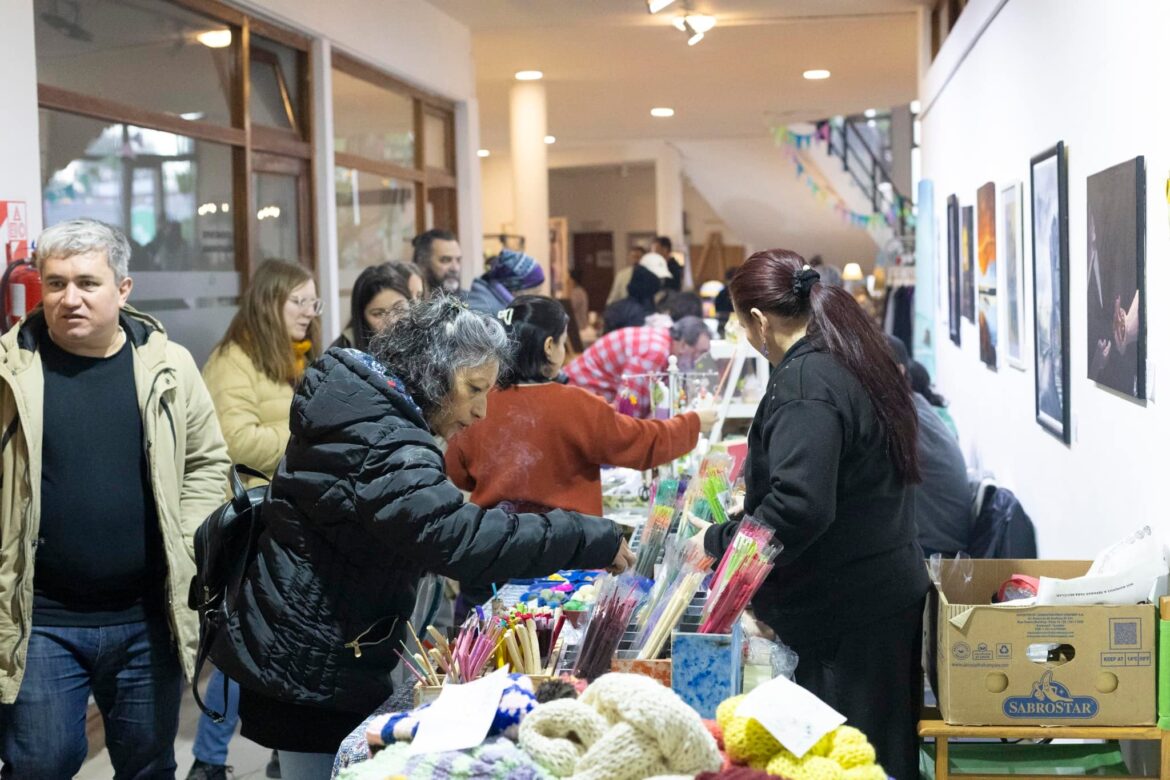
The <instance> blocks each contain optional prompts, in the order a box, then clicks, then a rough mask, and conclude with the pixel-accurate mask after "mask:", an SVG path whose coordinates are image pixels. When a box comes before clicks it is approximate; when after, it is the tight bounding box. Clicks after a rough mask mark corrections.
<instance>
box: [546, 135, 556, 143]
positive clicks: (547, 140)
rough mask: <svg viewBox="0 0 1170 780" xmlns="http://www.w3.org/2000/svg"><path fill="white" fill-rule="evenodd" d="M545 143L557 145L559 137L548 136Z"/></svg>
mask: <svg viewBox="0 0 1170 780" xmlns="http://www.w3.org/2000/svg"><path fill="white" fill-rule="evenodd" d="M544 142H545V143H546V144H555V143H556V142H557V137H556V136H555V135H546V136H545V137H544Z"/></svg>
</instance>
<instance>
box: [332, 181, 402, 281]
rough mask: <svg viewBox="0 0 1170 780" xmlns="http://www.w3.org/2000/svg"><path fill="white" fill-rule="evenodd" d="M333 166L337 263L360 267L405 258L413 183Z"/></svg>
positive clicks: (351, 267) (353, 267)
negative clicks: (335, 191)
mask: <svg viewBox="0 0 1170 780" xmlns="http://www.w3.org/2000/svg"><path fill="white" fill-rule="evenodd" d="M335 170H336V172H337V180H336V184H337V252H338V257H339V265H340V267H341V268H343V269H356V270H358V271H360V270H361V269H362V268H365V267H366V266H370V265H377V264H378V263H384V262H386V261H387V260H409V259H410V252H411V247H410V242H411V239H413V238H414V235H415V232H416V231H415V224H414V219H415V200H414V184H413V183H412V182H402V181H398V180H396V179H387V178H385V177H382V176H378V175H377V174H373V173H365V172H364V171H358V170H354V169H353V168H343V167H341V166H340V165H339V166H337V167H336V168H335ZM355 275H356V274H355Z"/></svg>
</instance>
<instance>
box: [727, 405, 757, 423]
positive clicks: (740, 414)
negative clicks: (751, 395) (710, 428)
mask: <svg viewBox="0 0 1170 780" xmlns="http://www.w3.org/2000/svg"><path fill="white" fill-rule="evenodd" d="M759 407H760V404H759V402H758V401H757V402H756V403H748V402H746V401H732V402H731V405H730V406H728V407H727V414H726V415H725V417H726V419H728V420H751V419H754V418H755V416H756V410H757V409H758V408H759Z"/></svg>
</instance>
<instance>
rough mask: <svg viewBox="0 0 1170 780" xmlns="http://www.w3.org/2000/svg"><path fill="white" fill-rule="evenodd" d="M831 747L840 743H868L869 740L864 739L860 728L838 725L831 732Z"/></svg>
mask: <svg viewBox="0 0 1170 780" xmlns="http://www.w3.org/2000/svg"><path fill="white" fill-rule="evenodd" d="M832 737H833V747H839V746H841V745H868V744H869V740H868V739H866V737H865V734H863V733H862V732H861V730H860V729H855V728H853V727H852V726H839V727H837V728H836V729H835V730H834V731H833V733H832Z"/></svg>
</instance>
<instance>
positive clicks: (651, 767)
mask: <svg viewBox="0 0 1170 780" xmlns="http://www.w3.org/2000/svg"><path fill="white" fill-rule="evenodd" d="M554 704H555V705H559V706H558V707H557V708H555V709H553V710H552V711H546V708H551V707H552V706H553V705H554ZM574 705H575V706H574ZM578 708H580V709H578ZM583 711H587V712H590V713H592V714H593V715H594V716H595V717H599V718H600V719H601V723H602V727H603V729H604V733H603V734H602V735H600V737H597V738H591V734H589V733H588V732H591V731H592V727H593V726H594V725H595V721H593V720H592V719H590V717H589V716H588V715H586V714H584V712H583ZM570 721H572V722H575V723H577V724H583V725H584V729H578V728H577V727H575V726H573V725H570ZM583 731H584V732H586V733H582V732H583ZM569 734H575V735H576V736H577V737H578V738H579V744H578V745H574V744H573V743H571V742H569V741H568V740H565V739H559V741H558V738H562V737H564V736H567V735H569ZM550 738H551V739H550ZM520 746H521V747H523V748H524V749H525V750H526V751H528V753H529V755H531V756H532V757H533V758H535V759H536V761H537V762H538V763H539V764H541V765H542V766H544V767H545V768H547V769H549V770H550V771H551V772H553V773H554V774H556V775H558V776H559V777H569V778H572V780H644V778H648V777H654V776H656V775H669V774H674V775H689V776H694V775H696V774H698V773H699V772H706V771H715V770H717V769H719V768H720V766H721V765H722V761H721V759H720V756H719V749H718V748H717V747H716V745H715V740H714V738H713V737H712V736H711V735H710V733H708V731H707V729H706V728H705V727H704V726H703V722H702V720H701V719H700V718H699V715H698V713H696V712H695V711H694V710H692V709H691V708H690V707H688V706H687V705H686V704H685V703H683V701H682V699H680V698H679V697H678V695H677V694H675V693H674V691H672V690H670V689H668V688H665V687H663V686H662V685H661V684H660V683H658V682H656V681H654V680H652V679H650V678H649V677H644V676H642V675H637V674H607V675H604V676H603V677H601V678H599V679H598V680H597V681H596V682H594V683H593V684H592V685H590V686H589V687H588V688H587V689H586V690H585V693H584V694H582V696H581V699H580V700H578V701H576V702H573V701H564V702H549V703H548V704H543V705H541V706H539V707H537V708H536V709H535V710H533V711H532V713H531V714H529V716H528V717H527V718H526V719H525V720H524V722H523V724H521V726H520ZM577 756H579V758H577V760H576V761H575V762H573V765H572V766H571V767H570V761H571V760H572V759H573V758H575V757H577Z"/></svg>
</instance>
